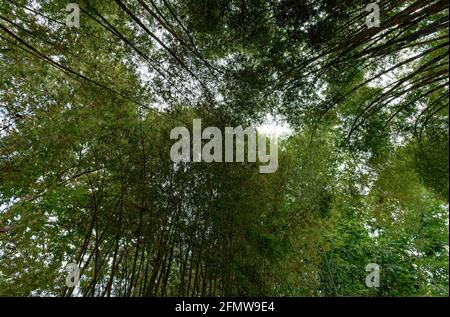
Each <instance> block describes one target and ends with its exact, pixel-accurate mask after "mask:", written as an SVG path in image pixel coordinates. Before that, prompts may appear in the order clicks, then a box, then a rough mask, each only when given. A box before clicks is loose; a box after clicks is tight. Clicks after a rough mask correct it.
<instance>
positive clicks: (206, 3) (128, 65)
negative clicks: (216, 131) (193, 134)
mask: <svg viewBox="0 0 450 317" xmlns="http://www.w3.org/2000/svg"><path fill="white" fill-rule="evenodd" d="M74 2H76V3H77V4H78V5H79V8H80V27H79V28H69V27H67V25H66V16H67V14H68V13H67V12H66V11H65V10H64V9H65V8H66V5H67V4H68V3H69V1H63V0H42V1H31V0H2V1H1V2H0V75H1V76H0V296H94V297H100V296H102V297H103V296H107V297H109V296H126V297H129V296H133V297H137V296H141V297H150V296H448V250H449V249H448V197H449V193H448V144H449V141H448V96H449V93H448V63H449V61H448V44H449V43H448V22H449V14H448V10H449V5H448V1H447V0H404V1H393V0H392V1H391V0H380V1H378V2H377V4H378V6H379V8H380V18H381V21H380V26H379V27H375V28H368V27H367V25H366V23H365V20H366V18H367V16H368V14H369V13H368V12H367V11H366V10H365V7H366V5H367V4H368V3H370V2H371V1H368V0H367V1H366V0H364V1H363V0H357V1H352V0H346V1H337V0H336V1H334V0H329V1H326V0H319V1H317V0H316V1H310V0H281V1H279V0H269V1H257V0H194V1H192V0H189V1H188V0H173V1H169V0H136V1H131V0H108V1H97V0H91V1H87V0H79V1H74ZM268 116H270V117H272V118H276V119H279V118H281V119H282V121H283V122H284V123H286V124H288V125H289V127H290V128H291V133H289V135H287V136H283V137H280V138H279V140H278V142H279V168H278V170H277V171H276V172H275V173H273V174H260V173H259V170H258V166H259V165H260V162H256V163H180V164H174V163H173V162H172V161H171V160H170V156H169V153H170V149H171V146H172V144H173V140H170V138H169V135H170V131H171V129H172V128H174V127H177V126H186V127H188V128H189V129H190V128H192V127H191V125H192V120H193V119H194V118H201V119H202V120H203V122H204V124H205V125H209V126H215V127H219V128H221V129H223V128H224V127H227V126H239V125H242V126H244V127H249V126H258V125H261V124H262V123H263V122H264V121H265V120H266V118H267V117H268ZM67 263H76V264H77V265H78V266H79V268H80V282H79V285H77V286H76V287H68V286H67V285H66V284H65V279H66V276H67V272H66V270H65V265H66V264H67ZM369 263H377V264H379V265H380V267H381V285H380V287H379V288H375V289H371V288H368V287H367V286H366V285H365V284H364V280H365V277H366V275H367V272H366V271H365V269H364V268H365V267H366V265H367V264H369Z"/></svg>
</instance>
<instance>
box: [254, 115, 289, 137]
mask: <svg viewBox="0 0 450 317" xmlns="http://www.w3.org/2000/svg"><path fill="white" fill-rule="evenodd" d="M256 129H257V130H258V132H259V133H263V134H265V135H267V136H270V137H273V138H277V139H280V138H286V137H289V136H290V135H292V134H293V132H294V131H293V130H292V128H291V127H290V126H289V124H288V123H287V122H286V121H285V120H283V119H281V118H279V117H274V116H272V115H270V114H268V115H266V118H265V119H264V123H263V124H261V125H260V126H258V127H256Z"/></svg>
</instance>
